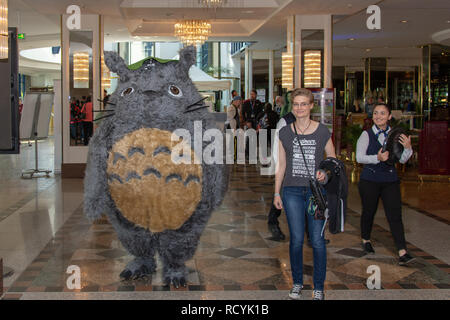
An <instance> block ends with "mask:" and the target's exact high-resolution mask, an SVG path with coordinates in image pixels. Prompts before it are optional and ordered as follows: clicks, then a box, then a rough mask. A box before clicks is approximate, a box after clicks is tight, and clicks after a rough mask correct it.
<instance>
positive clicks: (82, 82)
mask: <svg viewBox="0 0 450 320" xmlns="http://www.w3.org/2000/svg"><path fill="white" fill-rule="evenodd" d="M73 87H74V88H89V53H88V52H75V53H74V54H73Z"/></svg>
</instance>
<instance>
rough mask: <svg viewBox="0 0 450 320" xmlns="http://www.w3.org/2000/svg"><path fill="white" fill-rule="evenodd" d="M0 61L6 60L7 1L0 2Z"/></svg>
mask: <svg viewBox="0 0 450 320" xmlns="http://www.w3.org/2000/svg"><path fill="white" fill-rule="evenodd" d="M0 59H8V0H0Z"/></svg>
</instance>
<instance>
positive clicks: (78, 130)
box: [70, 96, 94, 146]
mask: <svg viewBox="0 0 450 320" xmlns="http://www.w3.org/2000/svg"><path fill="white" fill-rule="evenodd" d="M93 118H94V116H93V108H92V98H91V97H90V96H89V97H86V96H83V97H82V98H81V100H79V99H77V98H76V97H72V99H71V102H70V138H71V139H73V140H74V143H75V145H78V143H79V142H80V143H81V144H83V145H85V146H87V145H88V144H89V139H90V138H91V137H92V134H93V128H94V124H93V120H94V119H93Z"/></svg>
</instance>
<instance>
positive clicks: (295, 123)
mask: <svg viewBox="0 0 450 320" xmlns="http://www.w3.org/2000/svg"><path fill="white" fill-rule="evenodd" d="M311 122H312V121H311V120H309V123H308V126H306V128H305V129H304V130H303V131H302V130H300V128H299V127H297V122H294V126H295V127H296V128H297V129H298V131H300V133H301V134H302V135H303V133H304V132H305V131H306V130H308V128H309V126H310V125H311Z"/></svg>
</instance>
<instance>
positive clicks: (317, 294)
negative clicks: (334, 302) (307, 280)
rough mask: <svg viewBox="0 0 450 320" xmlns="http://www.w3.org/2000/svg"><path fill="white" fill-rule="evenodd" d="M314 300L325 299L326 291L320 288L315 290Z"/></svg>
mask: <svg viewBox="0 0 450 320" xmlns="http://www.w3.org/2000/svg"><path fill="white" fill-rule="evenodd" d="M313 300H325V293H324V292H323V291H320V290H314V291H313Z"/></svg>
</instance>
